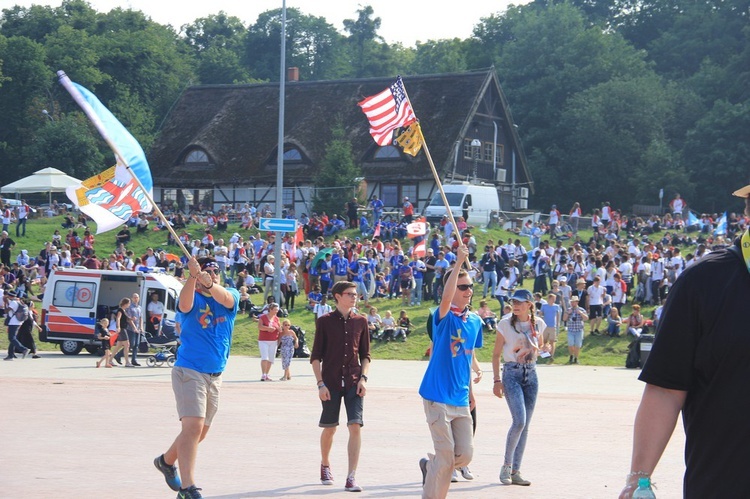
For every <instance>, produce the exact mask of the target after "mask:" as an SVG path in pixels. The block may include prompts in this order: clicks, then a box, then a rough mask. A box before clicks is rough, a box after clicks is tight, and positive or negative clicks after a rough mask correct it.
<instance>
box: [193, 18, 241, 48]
mask: <svg viewBox="0 0 750 499" xmlns="http://www.w3.org/2000/svg"><path fill="white" fill-rule="evenodd" d="M182 32H183V33H184V35H185V38H186V39H187V42H188V43H189V44H190V46H191V47H193V48H194V49H195V50H196V52H199V53H200V52H201V51H203V50H207V49H209V48H214V47H217V48H218V47H221V48H226V49H230V50H236V51H239V50H240V49H241V47H242V41H243V38H244V36H245V33H246V32H247V28H245V24H244V23H243V22H242V20H241V19H240V18H239V17H235V16H230V15H228V14H227V13H226V12H224V11H223V10H222V11H219V13H218V14H215V15H210V16H208V17H201V18H199V19H196V20H195V21H193V22H192V23H190V24H186V25H184V26H183V27H182Z"/></svg>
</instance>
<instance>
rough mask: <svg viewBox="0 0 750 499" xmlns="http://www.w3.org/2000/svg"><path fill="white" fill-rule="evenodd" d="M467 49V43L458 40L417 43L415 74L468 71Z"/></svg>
mask: <svg viewBox="0 0 750 499" xmlns="http://www.w3.org/2000/svg"><path fill="white" fill-rule="evenodd" d="M466 49H467V42H464V41H462V40H460V39H458V38H453V39H452V40H430V41H428V42H425V43H420V42H417V47H416V51H415V55H414V64H413V66H412V67H413V68H414V69H413V72H415V73H417V74H435V73H458V72H461V71H466V70H467V69H468V65H467V63H466Z"/></svg>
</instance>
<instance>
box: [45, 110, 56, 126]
mask: <svg viewBox="0 0 750 499" xmlns="http://www.w3.org/2000/svg"><path fill="white" fill-rule="evenodd" d="M42 114H43V115H45V116H46V117H47V118H49V120H50V121H51V122H53V123H54V121H55V118H53V117H52V115H51V114H49V111H47V110H46V109H42Z"/></svg>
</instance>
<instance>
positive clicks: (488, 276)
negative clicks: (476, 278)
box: [482, 270, 497, 298]
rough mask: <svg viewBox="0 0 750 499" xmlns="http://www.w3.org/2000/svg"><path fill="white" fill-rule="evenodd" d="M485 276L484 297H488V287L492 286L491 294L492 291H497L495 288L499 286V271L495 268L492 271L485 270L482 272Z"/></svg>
mask: <svg viewBox="0 0 750 499" xmlns="http://www.w3.org/2000/svg"><path fill="white" fill-rule="evenodd" d="M482 275H483V277H484V287H482V298H486V297H487V288H488V287H489V288H490V296H491V295H492V293H494V292H495V288H496V287H497V272H495V271H494V270H493V271H492V272H486V271H485V272H483V273H482Z"/></svg>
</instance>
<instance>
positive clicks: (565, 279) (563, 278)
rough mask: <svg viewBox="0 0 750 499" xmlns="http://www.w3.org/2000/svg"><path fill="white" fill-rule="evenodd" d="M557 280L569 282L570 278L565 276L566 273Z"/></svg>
mask: <svg viewBox="0 0 750 499" xmlns="http://www.w3.org/2000/svg"><path fill="white" fill-rule="evenodd" d="M557 280H558V281H559V282H568V278H567V277H565V276H564V275H561V276H560V277H558V278H557Z"/></svg>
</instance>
